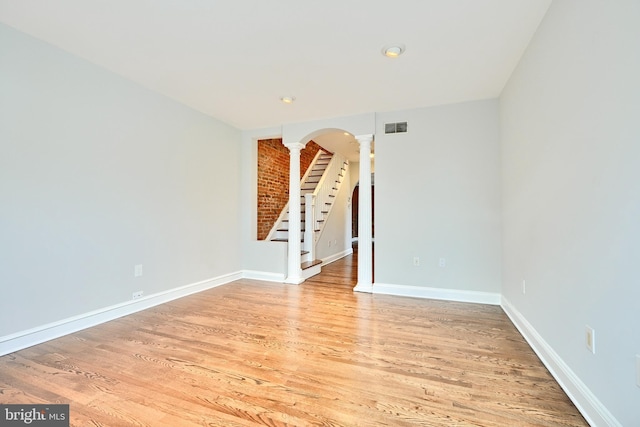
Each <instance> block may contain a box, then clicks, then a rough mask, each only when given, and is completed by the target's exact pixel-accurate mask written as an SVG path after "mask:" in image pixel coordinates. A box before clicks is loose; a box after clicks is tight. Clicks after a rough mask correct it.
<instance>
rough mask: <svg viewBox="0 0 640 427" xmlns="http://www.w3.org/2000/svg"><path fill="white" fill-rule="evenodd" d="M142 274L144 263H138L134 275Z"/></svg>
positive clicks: (134, 268)
mask: <svg viewBox="0 0 640 427" xmlns="http://www.w3.org/2000/svg"><path fill="white" fill-rule="evenodd" d="M140 276H142V264H136V265H135V266H134V267H133V277H140Z"/></svg>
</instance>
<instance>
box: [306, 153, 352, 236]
mask: <svg viewBox="0 0 640 427" xmlns="http://www.w3.org/2000/svg"><path fill="white" fill-rule="evenodd" d="M348 164H349V163H348V162H347V160H346V159H345V158H344V157H342V156H341V155H339V154H337V153H335V154H334V155H333V157H332V158H331V161H330V162H329V165H328V166H327V169H326V170H325V172H324V174H323V175H322V178H320V181H319V182H318V184H317V185H316V189H315V190H314V192H313V202H312V205H313V214H312V217H311V219H312V222H311V223H307V224H306V227H307V229H309V228H312V229H313V236H314V238H313V240H312V241H313V246H315V242H316V241H317V240H318V238H319V237H320V234H321V233H322V229H323V228H324V223H325V220H326V218H327V217H328V216H329V212H330V211H331V208H332V207H333V204H334V203H335V200H336V195H337V194H338V191H339V190H340V186H341V184H342V181H344V177H345V174H346V173H347V167H348ZM307 207H308V206H307ZM306 220H308V219H306ZM305 237H306V236H305ZM305 240H306V239H305Z"/></svg>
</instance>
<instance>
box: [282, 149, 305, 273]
mask: <svg viewBox="0 0 640 427" xmlns="http://www.w3.org/2000/svg"><path fill="white" fill-rule="evenodd" d="M284 146H285V147H287V148H288V149H289V247H288V253H287V260H288V261H287V278H286V279H285V283H291V284H294V285H299V284H300V283H302V282H304V279H303V278H302V268H301V267H300V253H301V249H302V247H301V246H302V245H301V243H300V233H301V227H300V221H301V215H300V150H302V149H303V148H304V146H305V144H301V143H299V142H295V143H290V144H284Z"/></svg>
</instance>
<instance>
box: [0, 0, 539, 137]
mask: <svg viewBox="0 0 640 427" xmlns="http://www.w3.org/2000/svg"><path fill="white" fill-rule="evenodd" d="M550 3H551V0H393V1H382V0H322V1H311V0H307V1H305V0H271V1H267V0H0V22H4V23H5V24H7V25H10V26H12V27H14V28H16V29H18V30H21V31H23V32H25V33H27V34H30V35H32V36H35V37H37V38H39V39H42V40H44V41H46V42H48V43H51V44H53V45H55V46H58V47H60V48H62V49H64V50H66V51H68V52H71V53H73V54H75V55H78V56H80V57H83V58H85V59H87V60H89V61H91V62H93V63H95V64H98V65H100V66H102V67H104V68H107V69H109V70H111V71H113V72H115V73H117V74H120V75H122V76H124V77H126V78H128V79H130V80H133V81H135V82H137V83H139V84H141V85H143V86H146V87H147V88H150V89H152V90H154V91H157V92H160V93H162V94H164V95H166V96H168V97H170V98H173V99H175V100H177V101H179V102H182V103H184V104H187V105H189V106H191V107H193V108H195V109H196V110H199V111H202V112H204V113H206V114H208V115H211V116H214V117H216V118H218V119H220V120H223V121H225V122H227V123H229V124H232V125H234V126H236V127H238V128H240V129H256V128H263V127H272V126H280V125H282V124H284V123H291V122H300V121H307V120H315V119H321V118H327V117H337V116H347V115H353V114H360V113H369V112H383V111H392V110H402V109H409V108H416V107H427V106H432V105H439V104H448V103H454V102H463V101H469V100H475V99H486V98H492V97H497V96H498V95H499V94H500V91H501V90H502V88H503V86H504V85H505V83H506V81H507V79H508V78H509V76H510V74H511V72H512V70H513V69H514V67H515V65H516V64H517V62H518V60H519V58H520V57H521V55H522V53H523V51H524V49H525V47H526V46H527V44H528V42H529V40H530V39H531V37H532V35H533V33H534V32H535V30H536V28H537V26H538V24H539V23H540V21H541V19H542V17H543V16H544V13H545V12H546V10H547V8H548V6H549V4H550ZM389 43H403V44H404V45H406V52H405V54H404V55H402V56H401V57H400V58H397V59H389V58H385V57H384V56H383V55H382V54H381V49H382V47H383V46H384V45H386V44H389ZM281 96H295V97H296V102H295V103H293V104H292V105H284V104H282V103H281V102H280V101H279V98H280V97H281Z"/></svg>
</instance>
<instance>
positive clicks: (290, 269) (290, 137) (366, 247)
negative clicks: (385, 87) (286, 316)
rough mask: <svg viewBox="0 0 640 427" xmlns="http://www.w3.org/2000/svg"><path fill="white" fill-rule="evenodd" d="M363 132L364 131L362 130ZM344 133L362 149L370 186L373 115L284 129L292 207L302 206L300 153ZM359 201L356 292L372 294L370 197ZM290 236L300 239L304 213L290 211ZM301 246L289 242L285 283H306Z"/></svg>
mask: <svg viewBox="0 0 640 427" xmlns="http://www.w3.org/2000/svg"><path fill="white" fill-rule="evenodd" d="M363 130H364V132H361V131H363ZM336 131H343V132H348V133H350V134H351V135H355V139H356V141H357V142H358V144H359V147H360V157H359V160H360V171H359V182H360V185H362V186H365V187H364V188H369V187H370V186H371V156H370V154H371V144H372V142H373V139H374V131H375V117H374V115H366V116H357V117H352V118H340V119H334V120H325V121H319V122H312V123H303V124H293V125H286V126H283V132H282V133H283V141H282V142H283V144H284V145H285V147H287V148H288V149H289V155H290V157H289V206H290V207H292V206H299V205H300V180H299V176H300V150H301V149H303V148H304V147H305V146H306V144H307V143H308V142H309V141H311V140H312V139H313V138H315V137H317V136H319V135H322V134H324V133H327V132H336ZM365 193H368V194H364V197H361V198H360V200H359V203H361V204H360V209H359V210H358V212H359V217H358V227H359V229H358V240H359V244H358V248H359V249H358V252H359V253H358V283H357V285H356V287H355V288H354V290H355V291H360V292H372V290H373V274H372V272H373V250H372V249H373V248H372V243H373V236H372V229H371V222H372V219H371V215H372V205H371V194H370V192H365ZM289 215H290V222H289V227H290V229H289V235H290V236H299V235H300V232H301V226H300V220H301V213H300V211H299V210H297V209H290V214H289ZM300 250H301V243H300V241H299V240H298V239H289V245H288V250H287V276H286V279H285V282H286V283H290V284H300V283H302V282H303V281H304V278H303V276H302V269H301V266H300Z"/></svg>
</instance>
